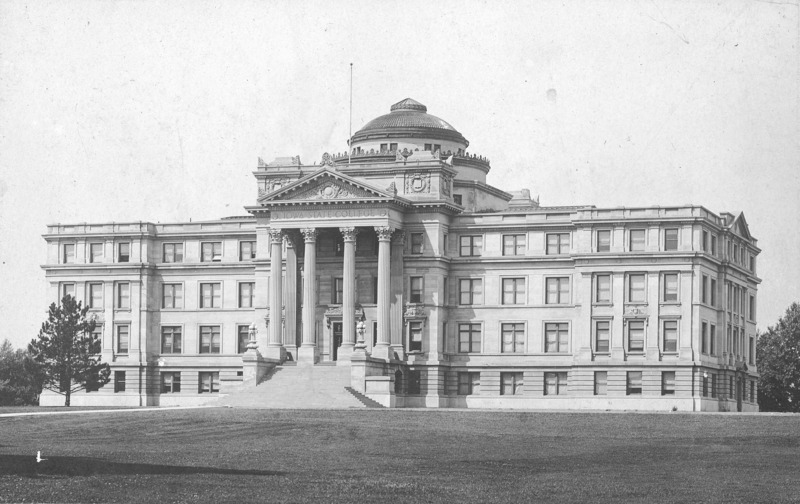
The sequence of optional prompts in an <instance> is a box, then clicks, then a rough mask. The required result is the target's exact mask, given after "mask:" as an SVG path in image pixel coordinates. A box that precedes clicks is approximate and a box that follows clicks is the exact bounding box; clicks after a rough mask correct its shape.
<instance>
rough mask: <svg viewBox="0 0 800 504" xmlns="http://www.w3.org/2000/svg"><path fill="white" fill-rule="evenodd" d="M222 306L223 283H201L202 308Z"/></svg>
mask: <svg viewBox="0 0 800 504" xmlns="http://www.w3.org/2000/svg"><path fill="white" fill-rule="evenodd" d="M221 306H222V284H221V283H218V282H214V283H201V284H200V308H219V307H221Z"/></svg>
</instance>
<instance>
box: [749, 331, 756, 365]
mask: <svg viewBox="0 0 800 504" xmlns="http://www.w3.org/2000/svg"><path fill="white" fill-rule="evenodd" d="M747 356H748V359H747V360H748V362H750V364H751V365H752V364H755V363H756V340H755V338H754V337H752V336H750V346H749V347H748V352H747Z"/></svg>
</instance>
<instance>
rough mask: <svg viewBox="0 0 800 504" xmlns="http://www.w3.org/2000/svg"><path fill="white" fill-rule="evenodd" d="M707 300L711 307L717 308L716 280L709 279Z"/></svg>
mask: <svg viewBox="0 0 800 504" xmlns="http://www.w3.org/2000/svg"><path fill="white" fill-rule="evenodd" d="M709 299H710V300H711V301H710V304H711V306H713V307H714V308H716V307H717V280H716V278H712V279H711V288H710V290H709Z"/></svg>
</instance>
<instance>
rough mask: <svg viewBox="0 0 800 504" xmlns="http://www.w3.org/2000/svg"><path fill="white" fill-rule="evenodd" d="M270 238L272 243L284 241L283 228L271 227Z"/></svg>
mask: <svg viewBox="0 0 800 504" xmlns="http://www.w3.org/2000/svg"><path fill="white" fill-rule="evenodd" d="M269 239H270V242H271V243H283V230H282V229H281V228H269Z"/></svg>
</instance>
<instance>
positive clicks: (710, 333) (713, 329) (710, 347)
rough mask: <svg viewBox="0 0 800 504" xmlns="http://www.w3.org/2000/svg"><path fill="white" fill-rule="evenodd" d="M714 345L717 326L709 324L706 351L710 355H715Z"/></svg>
mask: <svg viewBox="0 0 800 504" xmlns="http://www.w3.org/2000/svg"><path fill="white" fill-rule="evenodd" d="M716 345H717V326H715V325H714V324H711V329H709V331H708V353H709V354H711V355H716V348H715V347H716Z"/></svg>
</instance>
